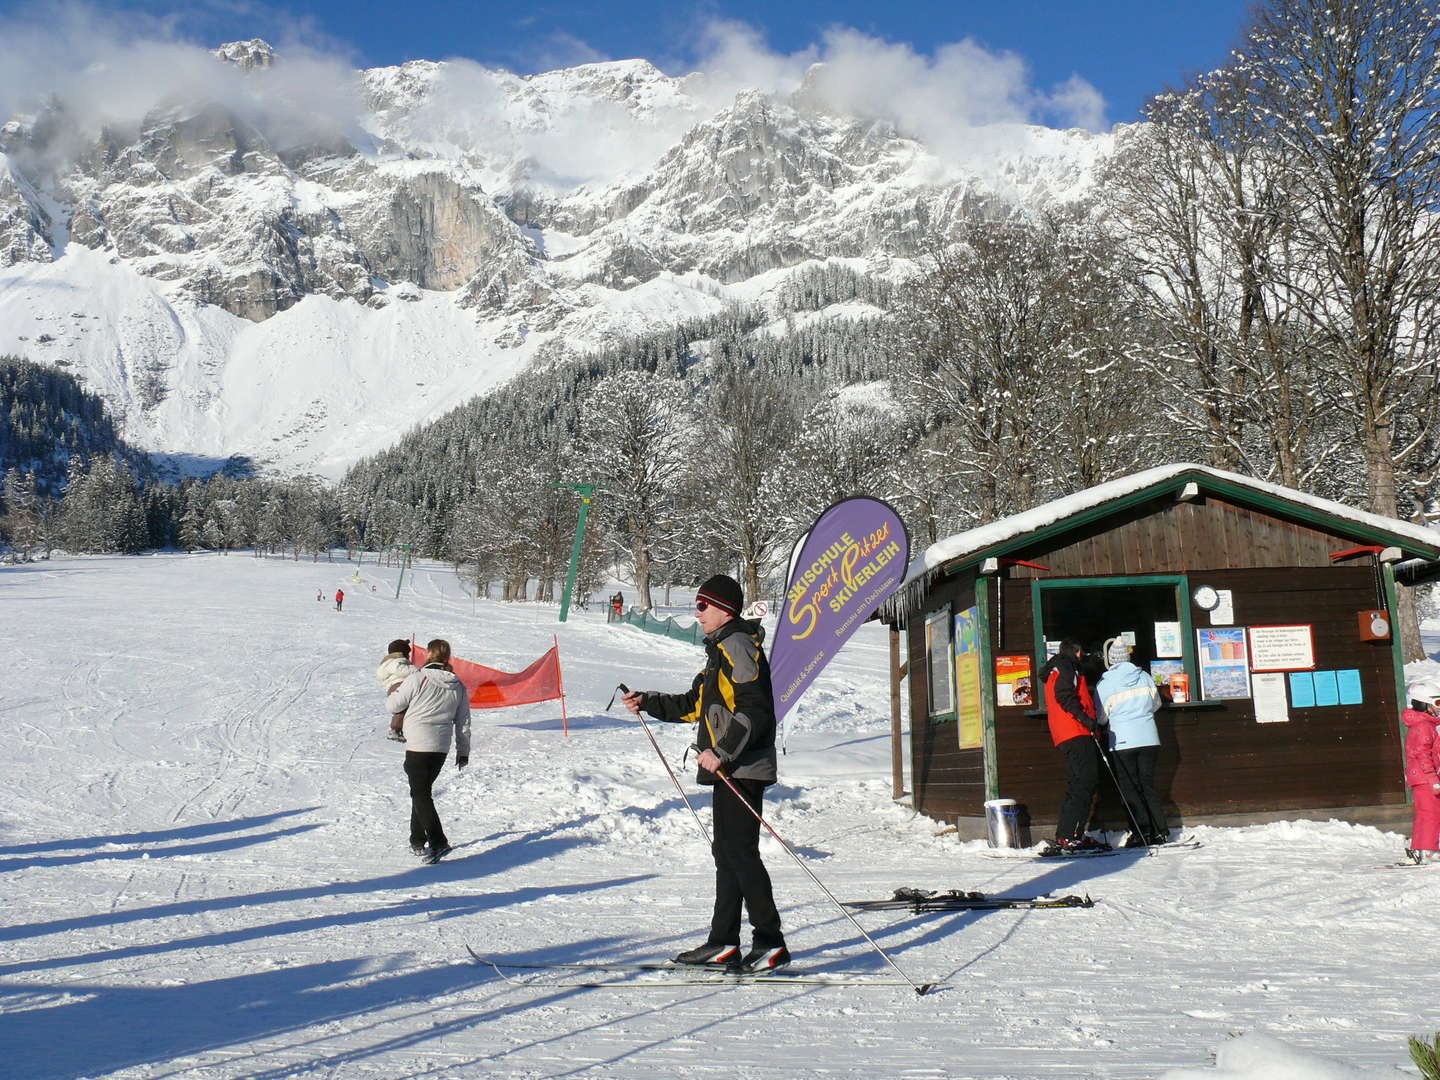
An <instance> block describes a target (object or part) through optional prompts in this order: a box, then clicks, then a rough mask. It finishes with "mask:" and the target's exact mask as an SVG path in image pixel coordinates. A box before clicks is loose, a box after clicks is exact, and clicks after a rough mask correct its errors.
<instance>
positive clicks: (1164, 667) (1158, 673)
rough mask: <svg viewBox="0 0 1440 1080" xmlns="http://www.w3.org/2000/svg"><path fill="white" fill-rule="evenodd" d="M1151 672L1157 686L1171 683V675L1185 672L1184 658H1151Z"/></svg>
mask: <svg viewBox="0 0 1440 1080" xmlns="http://www.w3.org/2000/svg"><path fill="white" fill-rule="evenodd" d="M1150 674H1151V676H1152V677H1153V678H1154V679H1155V685H1156V686H1166V687H1168V686H1169V685H1170V679H1171V676H1174V675H1184V674H1185V661H1184V660H1151V661H1150Z"/></svg>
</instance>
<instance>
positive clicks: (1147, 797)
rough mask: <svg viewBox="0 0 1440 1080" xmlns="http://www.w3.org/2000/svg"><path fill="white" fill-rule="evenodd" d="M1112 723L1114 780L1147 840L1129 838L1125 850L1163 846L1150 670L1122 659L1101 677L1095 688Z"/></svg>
mask: <svg viewBox="0 0 1440 1080" xmlns="http://www.w3.org/2000/svg"><path fill="white" fill-rule="evenodd" d="M1095 690H1096V694H1097V696H1098V697H1099V698H1100V705H1101V708H1103V709H1104V712H1105V722H1106V724H1108V725H1109V731H1110V734H1109V743H1110V751H1111V757H1112V760H1113V761H1114V763H1115V780H1116V782H1117V783H1118V784H1119V786H1120V794H1121V795H1122V796H1123V797H1124V799H1125V801H1126V803H1128V804H1129V806H1130V809H1131V811H1132V812H1133V814H1134V817H1135V821H1136V823H1137V824H1139V826H1140V828H1141V829H1143V830H1144V836H1143V837H1139V836H1131V837H1130V839H1129V840H1128V841H1127V846H1130V845H1134V846H1139V845H1141V844H1147V845H1148V844H1163V843H1165V842H1167V841H1168V840H1169V839H1170V827H1169V825H1167V824H1166V821H1165V810H1164V808H1163V807H1162V806H1161V805H1160V796H1159V795H1157V794H1156V793H1155V765H1156V762H1157V761H1158V759H1159V757H1160V732H1159V731H1158V730H1157V729H1156V727H1155V711H1156V710H1157V709H1159V708H1160V692H1159V691H1158V690H1156V689H1155V680H1154V678H1153V677H1152V676H1151V675H1150V673H1149V672H1148V671H1145V670H1143V669H1141V668H1138V667H1136V666H1135V665H1134V664H1132V663H1131V662H1130V661H1129V660H1121V661H1120V662H1119V663H1117V664H1115V665H1114V666H1113V667H1111V668H1110V670H1109V671H1107V672H1105V674H1104V675H1102V676H1100V682H1099V684H1098V685H1097V686H1096V688H1095Z"/></svg>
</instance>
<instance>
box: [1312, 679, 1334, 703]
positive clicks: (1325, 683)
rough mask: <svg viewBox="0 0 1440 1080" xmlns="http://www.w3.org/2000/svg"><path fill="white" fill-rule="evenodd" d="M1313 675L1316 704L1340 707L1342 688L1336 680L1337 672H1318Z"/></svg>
mask: <svg viewBox="0 0 1440 1080" xmlns="http://www.w3.org/2000/svg"><path fill="white" fill-rule="evenodd" d="M1312 674H1313V675H1314V676H1315V704H1316V705H1339V704H1340V686H1339V684H1338V683H1337V682H1336V680H1335V672H1333V671H1316V672H1312Z"/></svg>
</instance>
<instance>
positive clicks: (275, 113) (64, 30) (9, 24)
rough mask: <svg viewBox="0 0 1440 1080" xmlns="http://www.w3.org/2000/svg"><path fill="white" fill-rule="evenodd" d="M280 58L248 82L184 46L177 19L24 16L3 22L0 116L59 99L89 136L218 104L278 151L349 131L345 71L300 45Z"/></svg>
mask: <svg viewBox="0 0 1440 1080" xmlns="http://www.w3.org/2000/svg"><path fill="white" fill-rule="evenodd" d="M282 58H283V62H282V63H278V64H276V65H275V66H274V67H273V68H270V69H266V70H256V71H254V72H251V73H250V74H248V75H247V74H245V73H243V72H241V71H239V70H238V69H237V68H235V67H234V66H232V65H230V64H225V63H222V62H220V61H219V60H217V59H216V58H215V57H214V56H212V55H211V53H210V51H209V49H208V48H206V47H204V46H201V45H198V44H195V43H193V42H191V41H187V40H185V39H184V38H182V37H181V36H180V35H179V34H178V31H177V27H176V22H175V20H173V19H156V18H152V17H148V16H146V15H144V14H141V13H133V12H127V13H123V14H117V13H107V12H103V11H101V10H99V9H97V8H95V7H92V6H90V5H86V4H74V3H62V4H57V5H53V6H50V5H47V6H45V7H43V8H35V7H32V8H27V9H22V10H21V11H20V12H19V13H17V14H15V15H11V16H9V17H7V18H5V19H3V20H0V117H9V116H13V115H16V114H17V113H18V114H26V113H31V114H33V113H34V112H35V111H36V110H37V109H39V108H41V107H42V106H43V105H44V104H46V103H48V102H50V101H58V102H59V103H60V104H62V105H63V106H64V109H65V111H66V113H67V114H68V117H69V119H70V122H71V123H72V124H74V125H75V127H76V128H77V129H78V130H77V132H76V134H77V135H79V136H80V137H82V138H87V137H91V136H93V135H94V134H95V133H96V132H97V131H98V130H99V128H100V127H101V126H105V125H109V126H115V127H121V128H124V127H133V126H134V125H136V124H138V123H139V122H140V121H141V120H142V119H143V118H144V117H145V116H146V114H147V113H149V112H151V111H152V110H154V109H155V108H157V107H159V106H170V105H172V104H173V105H178V106H180V107H182V108H184V107H190V106H198V105H202V104H221V105H224V106H226V107H228V108H230V109H232V110H233V111H234V112H235V113H236V114H237V115H239V116H241V117H242V118H243V119H245V120H247V121H249V122H250V123H252V124H254V125H255V126H257V127H258V128H260V130H262V131H263V132H264V133H265V134H266V135H267V136H268V137H269V138H270V139H271V140H272V141H274V142H275V143H276V144H277V145H279V146H281V147H284V146H285V145H286V144H289V143H295V142H301V141H308V140H311V139H317V138H333V137H334V136H335V135H338V134H347V133H350V132H351V131H353V130H354V129H355V125H356V121H357V119H358V117H359V115H360V110H361V104H360V99H359V96H358V94H357V92H356V86H355V80H354V74H353V71H352V70H351V68H350V67H349V65H348V63H347V62H346V61H345V60H344V59H342V58H339V57H337V56H333V55H330V54H327V53H323V52H320V51H318V50H315V49H311V48H308V47H306V46H305V45H303V44H300V43H298V42H291V43H289V44H288V45H287V46H286V47H285V49H284V51H283V53H282Z"/></svg>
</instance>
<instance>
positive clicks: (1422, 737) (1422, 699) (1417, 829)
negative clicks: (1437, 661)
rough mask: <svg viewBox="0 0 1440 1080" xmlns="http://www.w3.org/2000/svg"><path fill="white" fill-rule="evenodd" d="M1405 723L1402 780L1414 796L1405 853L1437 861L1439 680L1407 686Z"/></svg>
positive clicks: (1439, 829)
mask: <svg viewBox="0 0 1440 1080" xmlns="http://www.w3.org/2000/svg"><path fill="white" fill-rule="evenodd" d="M1400 719H1401V720H1403V721H1404V722H1405V782H1406V783H1407V784H1409V785H1410V790H1411V792H1412V793H1413V794H1414V796H1415V824H1414V825H1413V826H1412V828H1411V830H1410V848H1409V851H1408V852H1407V854H1409V856H1410V858H1411V859H1413V860H1414V861H1415V862H1440V733H1437V731H1436V725H1437V724H1440V681H1436V680H1433V679H1421V680H1419V681H1418V682H1415V683H1412V684H1411V686H1410V708H1408V709H1406V710H1405V711H1404V712H1403V713H1401V714H1400Z"/></svg>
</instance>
